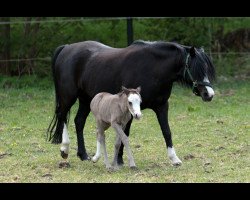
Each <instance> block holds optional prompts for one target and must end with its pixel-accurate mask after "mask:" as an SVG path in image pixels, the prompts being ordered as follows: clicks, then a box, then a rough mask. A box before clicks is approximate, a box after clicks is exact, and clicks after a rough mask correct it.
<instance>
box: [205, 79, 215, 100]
mask: <svg viewBox="0 0 250 200" xmlns="http://www.w3.org/2000/svg"><path fill="white" fill-rule="evenodd" d="M203 81H204V82H207V83H210V82H209V80H208V78H207V77H205V78H204V79H203ZM205 87H206V89H207V93H208V97H213V96H214V90H213V88H211V87H209V86H205Z"/></svg>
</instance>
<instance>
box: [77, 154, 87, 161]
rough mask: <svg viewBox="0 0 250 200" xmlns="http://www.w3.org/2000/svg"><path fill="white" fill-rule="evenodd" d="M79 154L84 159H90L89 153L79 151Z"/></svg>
mask: <svg viewBox="0 0 250 200" xmlns="http://www.w3.org/2000/svg"><path fill="white" fill-rule="evenodd" d="M77 156H78V157H79V158H80V159H81V160H82V161H83V160H90V157H89V156H88V154H86V153H85V154H84V153H79V152H77Z"/></svg>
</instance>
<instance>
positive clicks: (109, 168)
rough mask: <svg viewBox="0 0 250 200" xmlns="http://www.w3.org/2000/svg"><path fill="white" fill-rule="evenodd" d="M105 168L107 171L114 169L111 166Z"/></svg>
mask: <svg viewBox="0 0 250 200" xmlns="http://www.w3.org/2000/svg"><path fill="white" fill-rule="evenodd" d="M106 169H107V171H108V172H114V171H115V169H114V168H113V167H111V166H110V167H106Z"/></svg>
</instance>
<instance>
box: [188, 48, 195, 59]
mask: <svg viewBox="0 0 250 200" xmlns="http://www.w3.org/2000/svg"><path fill="white" fill-rule="evenodd" d="M189 53H190V56H191V57H194V56H195V48H194V46H192V47H191V48H190V50H189Z"/></svg>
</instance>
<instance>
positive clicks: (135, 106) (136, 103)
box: [128, 94, 142, 119]
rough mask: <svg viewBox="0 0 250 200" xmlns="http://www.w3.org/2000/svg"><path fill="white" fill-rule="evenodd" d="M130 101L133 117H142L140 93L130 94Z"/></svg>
mask: <svg viewBox="0 0 250 200" xmlns="http://www.w3.org/2000/svg"><path fill="white" fill-rule="evenodd" d="M128 102H129V104H130V106H131V107H132V109H131V108H130V106H129V111H130V113H131V114H132V115H133V117H136V118H137V119H140V118H141V116H142V113H141V107H140V104H141V98H140V96H139V95H138V94H130V95H129V96H128Z"/></svg>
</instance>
